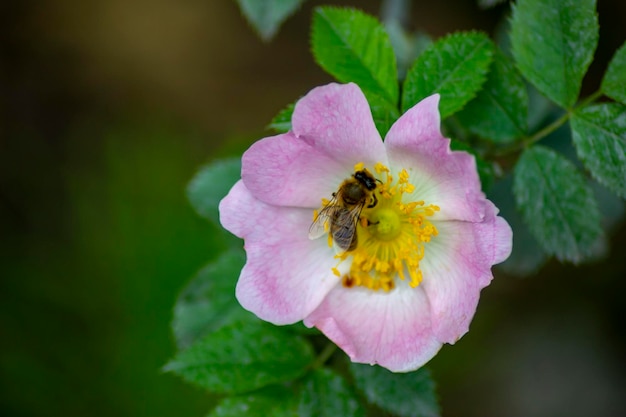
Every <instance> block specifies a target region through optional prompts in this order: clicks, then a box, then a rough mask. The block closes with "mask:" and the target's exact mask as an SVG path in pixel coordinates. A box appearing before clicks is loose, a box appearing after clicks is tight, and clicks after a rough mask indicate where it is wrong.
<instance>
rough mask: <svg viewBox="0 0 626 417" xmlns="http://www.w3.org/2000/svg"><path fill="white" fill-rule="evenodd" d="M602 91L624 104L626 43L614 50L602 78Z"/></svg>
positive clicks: (625, 97)
mask: <svg viewBox="0 0 626 417" xmlns="http://www.w3.org/2000/svg"><path fill="white" fill-rule="evenodd" d="M601 88H602V92H603V93H604V94H606V95H607V96H608V97H611V98H612V99H613V100H617V101H620V102H622V103H623V104H626V43H624V44H623V45H622V46H621V47H620V48H619V49H618V50H617V52H615V55H614V56H613V59H611V62H609V67H608V68H607V70H606V73H605V74H604V78H603V79H602V87H601Z"/></svg>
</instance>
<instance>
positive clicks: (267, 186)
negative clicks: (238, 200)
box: [241, 84, 387, 207]
mask: <svg viewBox="0 0 626 417" xmlns="http://www.w3.org/2000/svg"><path fill="white" fill-rule="evenodd" d="M292 126H293V127H292V131H293V133H292V132H289V133H287V134H282V135H277V136H272V137H268V138H265V139H262V140H260V141H258V142H256V143H255V144H253V145H252V146H251V147H250V149H248V150H247V151H246V152H245V153H244V155H243V160H242V162H243V163H242V173H241V177H242V179H243V181H244V183H245V184H246V187H247V188H248V189H249V190H250V192H251V193H252V195H254V196H255V197H256V198H257V199H259V200H261V201H264V202H266V203H268V204H274V205H281V206H295V207H319V206H320V204H321V199H322V198H330V197H331V194H332V193H333V192H334V191H337V189H338V188H339V186H340V185H341V183H342V181H343V180H345V179H346V178H348V177H350V175H352V174H353V173H354V166H355V165H356V164H357V163H359V162H363V163H364V164H365V166H366V167H369V168H370V169H373V167H374V165H375V164H376V162H382V163H385V164H386V163H387V156H386V154H385V147H384V145H383V143H382V140H381V138H380V135H379V134H378V131H377V130H376V127H375V125H374V121H373V119H372V114H371V112H370V109H369V105H368V103H367V101H366V99H365V96H364V95H363V93H362V92H361V90H360V89H359V88H358V87H357V86H356V85H355V84H346V85H343V84H329V85H326V86H322V87H317V88H315V89H313V90H311V91H310V92H309V93H308V94H307V95H306V96H304V97H303V98H302V99H300V100H299V101H298V102H297V103H296V107H295V109H294V112H293V116H292Z"/></svg>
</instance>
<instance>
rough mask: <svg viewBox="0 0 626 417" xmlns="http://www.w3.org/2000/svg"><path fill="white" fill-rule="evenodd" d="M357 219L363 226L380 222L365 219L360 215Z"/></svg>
mask: <svg viewBox="0 0 626 417" xmlns="http://www.w3.org/2000/svg"><path fill="white" fill-rule="evenodd" d="M359 220H360V221H361V226H363V227H368V226H371V225H373V224H378V223H380V222H376V223H372V222H371V221H370V220H369V219H367V218H365V217H361V218H360V219H359Z"/></svg>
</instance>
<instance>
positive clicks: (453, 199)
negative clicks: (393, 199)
mask: <svg viewBox="0 0 626 417" xmlns="http://www.w3.org/2000/svg"><path fill="white" fill-rule="evenodd" d="M438 104H439V95H438V94H435V95H432V96H430V97H427V98H425V99H424V100H422V101H420V102H419V103H417V104H416V105H415V106H413V107H412V108H411V109H409V110H408V111H407V112H406V113H404V114H403V115H402V116H401V117H400V119H398V120H397V121H396V122H395V123H394V125H393V126H392V127H391V129H390V130H389V133H387V137H386V139H385V146H386V148H387V154H388V157H389V163H390V164H391V167H392V168H393V170H394V171H399V170H401V169H402V168H405V169H406V170H407V171H408V173H409V177H410V178H409V181H410V182H411V183H412V184H413V185H414V186H415V192H414V193H413V194H412V199H413V200H424V201H425V202H426V203H427V204H436V205H437V206H439V208H440V209H441V210H440V211H439V212H438V213H437V214H436V218H437V219H440V220H446V219H455V220H467V221H481V220H482V219H483V216H484V213H485V196H484V194H483V193H482V191H481V185H480V180H479V178H478V173H477V170H476V161H475V160H474V157H473V156H472V155H470V154H468V153H466V152H453V151H451V150H450V140H449V139H446V138H444V137H443V136H442V135H441V132H440V129H439V125H440V118H439V110H438V108H437V106H438ZM405 197H406V201H409V200H410V199H411V198H410V196H408V195H407V196H405Z"/></svg>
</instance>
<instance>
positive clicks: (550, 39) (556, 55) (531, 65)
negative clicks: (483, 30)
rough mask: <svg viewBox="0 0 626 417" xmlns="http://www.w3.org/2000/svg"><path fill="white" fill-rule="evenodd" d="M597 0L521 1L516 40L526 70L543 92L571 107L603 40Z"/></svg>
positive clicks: (514, 21) (513, 29) (521, 66)
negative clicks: (600, 37)
mask: <svg viewBox="0 0 626 417" xmlns="http://www.w3.org/2000/svg"><path fill="white" fill-rule="evenodd" d="M595 7H596V1H595V0H519V1H518V2H517V3H516V4H515V5H514V7H513V18H512V22H511V43H512V46H513V56H514V57H515V60H516V62H517V66H518V68H519V69H520V71H521V72H522V74H523V75H524V76H525V77H526V78H528V80H529V81H530V82H531V83H533V84H534V85H535V86H536V87H537V89H538V90H539V91H541V92H542V93H543V94H545V95H546V96H547V97H548V98H550V99H551V100H552V101H554V102H555V103H557V104H559V105H560V106H562V107H564V108H571V107H572V106H573V105H574V103H575V102H576V99H577V98H578V94H579V92H580V86H581V83H582V79H583V76H584V75H585V72H587V68H588V67H589V64H590V63H591V60H592V59H593V53H594V51H595V49H596V46H597V45H598V17H597V15H596V11H595Z"/></svg>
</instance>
